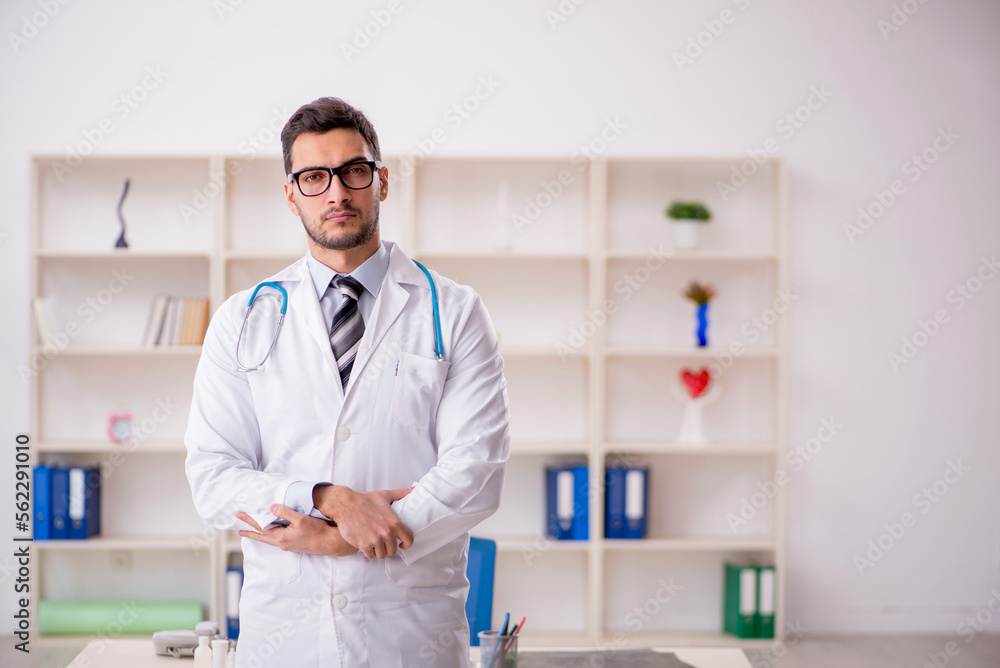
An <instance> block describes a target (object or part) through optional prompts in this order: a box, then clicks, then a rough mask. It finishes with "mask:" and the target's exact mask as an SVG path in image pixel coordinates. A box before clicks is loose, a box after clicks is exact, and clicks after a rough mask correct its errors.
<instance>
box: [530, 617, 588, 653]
mask: <svg viewBox="0 0 1000 668" xmlns="http://www.w3.org/2000/svg"><path fill="white" fill-rule="evenodd" d="M525 626H526V627H527V626H528V624H527V623H525ZM518 638H519V640H518V641H517V646H518V648H520V649H524V648H526V647H527V648H531V649H556V650H560V649H585V648H587V647H592V646H593V643H592V642H591V641H590V638H589V637H588V636H587V634H586V633H585V632H583V631H577V632H573V631H562V632H559V631H540V632H539V633H533V632H529V631H525V632H524V635H523V636H522V635H519V636H518Z"/></svg>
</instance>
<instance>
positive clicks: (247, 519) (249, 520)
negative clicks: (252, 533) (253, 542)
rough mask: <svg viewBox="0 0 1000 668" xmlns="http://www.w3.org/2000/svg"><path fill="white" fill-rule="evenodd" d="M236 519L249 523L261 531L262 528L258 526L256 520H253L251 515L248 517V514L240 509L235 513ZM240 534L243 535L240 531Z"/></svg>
mask: <svg viewBox="0 0 1000 668" xmlns="http://www.w3.org/2000/svg"><path fill="white" fill-rule="evenodd" d="M236 519H238V520H240V521H241V522H246V523H247V524H249V525H250V526H252V527H253V528H254V529H256V530H257V531H263V529H261V528H260V525H259V524H257V522H255V521H254V519H253V518H252V517H250V516H249V515H247V514H246V513H244V512H243V511H240V512H238V513H236ZM240 535H243V534H242V532H240Z"/></svg>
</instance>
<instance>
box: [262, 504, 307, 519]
mask: <svg viewBox="0 0 1000 668" xmlns="http://www.w3.org/2000/svg"><path fill="white" fill-rule="evenodd" d="M271 514H272V515H274V516H275V517H280V518H281V519H283V520H289V521H292V522H299V521H301V520H302V518H303V517H306V516H305V515H303V514H302V513H300V512H298V511H295V510H292V509H291V508H289V507H288V506H283V505H281V504H280V503H275V504H274V505H272V506H271Z"/></svg>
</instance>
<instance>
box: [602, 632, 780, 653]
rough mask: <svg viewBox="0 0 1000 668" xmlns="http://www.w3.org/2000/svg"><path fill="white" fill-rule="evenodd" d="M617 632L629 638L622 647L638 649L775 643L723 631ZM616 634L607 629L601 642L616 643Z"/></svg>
mask: <svg viewBox="0 0 1000 668" xmlns="http://www.w3.org/2000/svg"><path fill="white" fill-rule="evenodd" d="M617 633H623V634H625V636H626V638H627V642H626V643H625V644H623V645H622V646H621V647H622V649H638V648H644V647H653V648H658V649H669V650H670V651H682V650H684V649H688V648H691V649H696V648H720V647H721V648H728V647H735V648H739V649H762V648H765V647H770V646H771V645H773V644H774V643H775V641H774V640H771V639H765V638H737V637H736V636H734V635H730V634H728V633H722V632H720V631H676V632H669V631H663V632H655V631H653V632H648V633H632V632H630V631H618V632H617ZM615 635H616V632H614V631H608V630H605V631H604V634H603V636H602V638H601V644H603V645H611V644H614V638H615ZM619 637H620V636H619ZM678 658H679V659H681V660H684V658H683V657H682V656H679V657H678ZM689 660H690V659H689Z"/></svg>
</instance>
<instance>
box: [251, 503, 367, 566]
mask: <svg viewBox="0 0 1000 668" xmlns="http://www.w3.org/2000/svg"><path fill="white" fill-rule="evenodd" d="M271 512H272V513H273V514H274V515H276V516H278V517H280V518H282V519H285V520H288V521H289V522H291V524H289V525H288V526H286V527H280V526H279V527H273V528H271V529H261V528H260V525H259V524H257V522H255V521H254V519H253V518H252V517H250V516H249V515H247V514H246V513H243V512H239V513H236V517H237V518H238V519H239V520H241V521H243V522H246V523H247V524H249V525H250V526H252V527H253V528H255V529H256V530H257V531H240V535H241V536H243V537H244V538H252V539H253V540H256V541H258V542H261V543H267V544H268V545H273V546H274V547H277V548H280V549H282V550H285V551H286V552H301V553H302V554H322V555H326V556H328V557H346V556H348V555H351V554H355V553H356V552H357V551H358V548H356V547H354V546H353V545H351V544H350V543H348V542H347V541H346V540H344V537H343V535H341V532H340V530H339V529H337V527H332V526H330V525H329V524H328V523H327V522H326V520H321V519H319V518H318V517H310V516H309V515H303V514H302V513H298V512H295V511H294V510H292V509H291V508H288V507H286V506H283V505H281V504H280V503H276V504H274V505H273V506H271Z"/></svg>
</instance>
